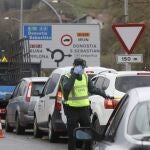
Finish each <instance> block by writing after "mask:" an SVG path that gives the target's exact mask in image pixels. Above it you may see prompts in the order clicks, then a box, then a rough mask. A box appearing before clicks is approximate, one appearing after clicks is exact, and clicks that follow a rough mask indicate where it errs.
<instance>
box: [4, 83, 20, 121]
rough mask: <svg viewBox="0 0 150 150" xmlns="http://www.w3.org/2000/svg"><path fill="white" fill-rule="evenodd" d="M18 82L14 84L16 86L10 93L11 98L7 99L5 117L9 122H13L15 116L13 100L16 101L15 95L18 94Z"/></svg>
mask: <svg viewBox="0 0 150 150" xmlns="http://www.w3.org/2000/svg"><path fill="white" fill-rule="evenodd" d="M20 84H21V83H19V84H18V85H17V86H16V88H15V90H14V92H13V94H12V98H11V99H10V100H9V103H8V105H7V119H8V122H10V123H13V122H14V120H15V118H14V116H15V101H16V97H17V96H18V94H19V92H18V91H19V87H20Z"/></svg>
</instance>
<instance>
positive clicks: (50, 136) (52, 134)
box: [48, 119, 58, 142]
mask: <svg viewBox="0 0 150 150" xmlns="http://www.w3.org/2000/svg"><path fill="white" fill-rule="evenodd" d="M48 139H49V141H50V142H56V141H57V139H58V135H57V133H56V132H55V131H54V129H53V126H52V122H51V119H49V122H48Z"/></svg>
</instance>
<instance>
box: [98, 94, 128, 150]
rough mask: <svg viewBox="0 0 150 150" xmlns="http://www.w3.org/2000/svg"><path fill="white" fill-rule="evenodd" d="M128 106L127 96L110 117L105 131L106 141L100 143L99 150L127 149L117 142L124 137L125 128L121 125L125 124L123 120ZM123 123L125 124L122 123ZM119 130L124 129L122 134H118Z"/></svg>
mask: <svg viewBox="0 0 150 150" xmlns="http://www.w3.org/2000/svg"><path fill="white" fill-rule="evenodd" d="M127 105H128V99H127V95H126V96H124V98H123V99H122V100H121V101H120V103H119V104H118V105H117V107H116V109H115V110H114V111H113V113H112V115H111V116H110V119H109V120H108V123H107V126H106V129H105V134H104V140H103V141H101V142H100V143H99V150H108V149H112V150H113V149H115V150H123V149H124V147H126V146H125V145H121V144H120V143H119V142H116V141H119V140H118V139H119V138H121V137H122V136H124V129H125V128H123V127H121V125H123V124H124V123H125V120H123V119H122V118H123V115H124V114H125V111H126V108H127ZM121 121H123V122H122V123H121ZM118 128H121V129H122V131H121V133H120V132H119V133H118V132H117V130H118ZM122 143H123V142H122ZM127 149H128V148H127Z"/></svg>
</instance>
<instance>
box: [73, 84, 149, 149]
mask: <svg viewBox="0 0 150 150" xmlns="http://www.w3.org/2000/svg"><path fill="white" fill-rule="evenodd" d="M139 82H140V81H139ZM74 134H75V135H74V136H75V137H76V139H78V140H79V139H80V140H83V141H91V140H93V141H97V142H94V144H93V146H92V149H93V150H137V149H139V150H150V87H141V88H135V89H132V90H130V91H129V92H128V93H127V94H126V95H125V96H124V97H123V98H122V99H121V101H120V102H119V104H118V106H117V107H116V109H115V110H114V111H113V113H112V115H111V116H110V118H109V121H108V123H107V125H106V128H105V131H104V133H103V134H102V135H100V134H98V133H97V132H96V131H95V130H94V129H92V128H77V129H76V130H75V132H74Z"/></svg>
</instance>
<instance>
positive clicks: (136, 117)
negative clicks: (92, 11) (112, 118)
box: [127, 102, 150, 135]
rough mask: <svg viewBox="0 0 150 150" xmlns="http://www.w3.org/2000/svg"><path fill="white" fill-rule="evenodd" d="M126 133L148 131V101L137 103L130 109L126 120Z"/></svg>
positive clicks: (149, 112)
mask: <svg viewBox="0 0 150 150" xmlns="http://www.w3.org/2000/svg"><path fill="white" fill-rule="evenodd" d="M127 132H128V134H130V135H135V134H143V133H150V103H148V102H146V103H143V104H138V105H137V106H136V107H135V108H134V110H133V111H132V113H131V115H130V118H129V122H128V130H127Z"/></svg>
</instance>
